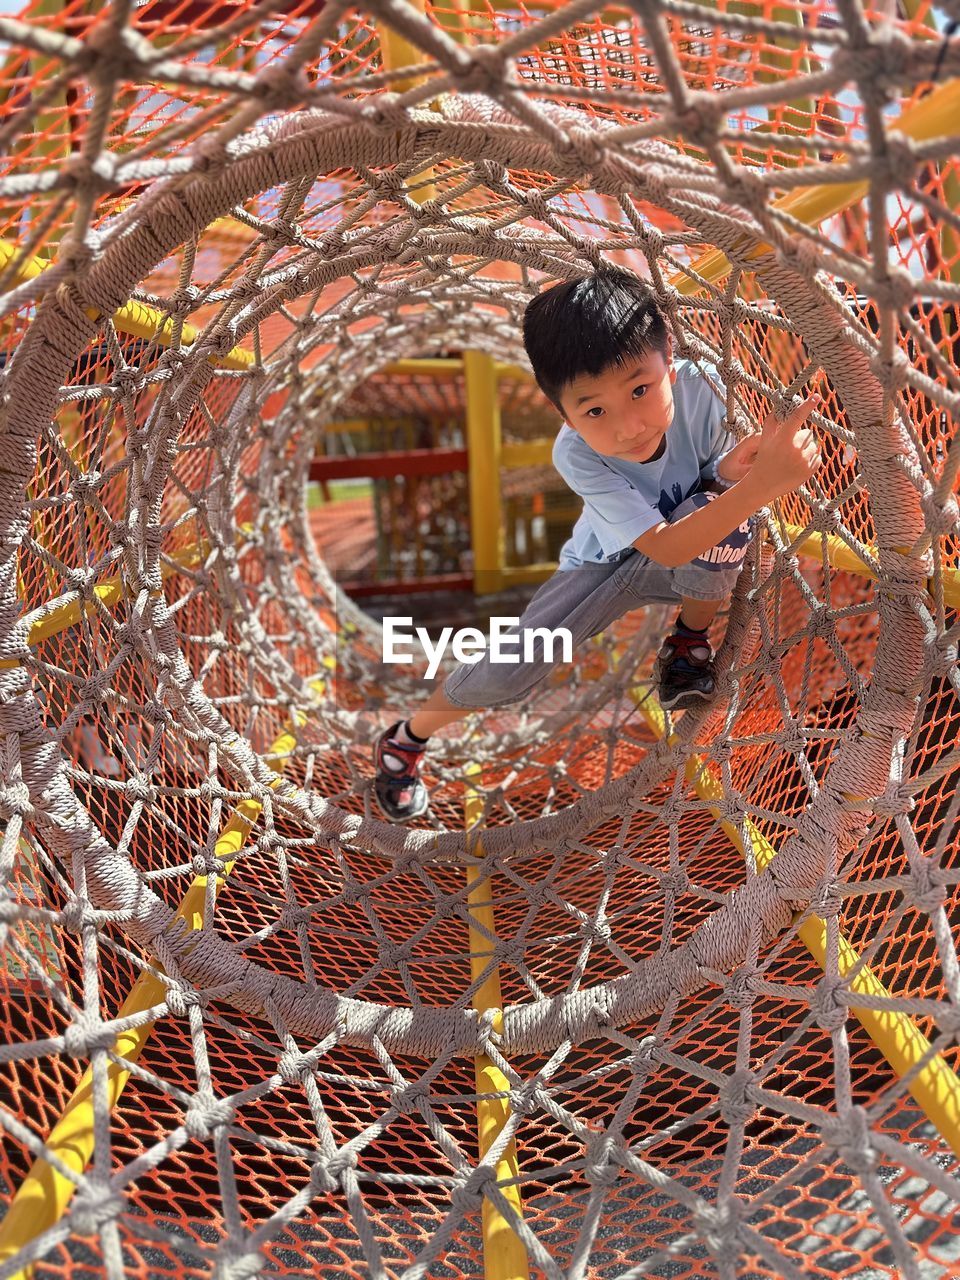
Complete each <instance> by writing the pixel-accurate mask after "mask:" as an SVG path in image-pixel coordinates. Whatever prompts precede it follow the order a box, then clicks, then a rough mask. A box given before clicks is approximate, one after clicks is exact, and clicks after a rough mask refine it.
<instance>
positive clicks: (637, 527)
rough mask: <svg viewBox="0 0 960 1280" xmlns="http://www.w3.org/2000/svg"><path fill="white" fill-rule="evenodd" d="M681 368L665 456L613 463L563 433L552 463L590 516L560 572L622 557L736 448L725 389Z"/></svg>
mask: <svg viewBox="0 0 960 1280" xmlns="http://www.w3.org/2000/svg"><path fill="white" fill-rule="evenodd" d="M675 367H676V371H677V380H676V382H675V383H674V387H673V399H674V406H675V408H674V415H673V422H672V424H671V426H670V428H669V430H668V431H667V434H666V436H665V438H664V442H665V448H664V449H663V452H662V453H661V455H660V457H659V458H657V459H655V460H651V461H649V462H630V461H629V460H627V459H626V458H607V457H604V456H603V455H602V454H600V453H597V452H596V450H595V449H591V448H590V446H589V445H588V444H587V443H586V441H585V440H584V439H583V437H582V436H581V435H579V434H578V433H577V432H576V431H574V430H573V428H572V427H570V426H568V425H567V424H566V423H564V424H563V426H562V427H561V428H560V432H559V434H558V436H557V438H556V440H555V441H554V445H553V465H554V466H555V467H556V469H557V470H558V471H559V473H560V475H561V476H562V477H563V479H564V480H565V481H566V482H567V484H568V485H569V486H570V488H571V489H572V490H573V491H574V493H578V494H579V495H580V497H581V498H583V514H582V515H581V516H580V518H579V519H578V520H577V523H576V524H575V525H574V527H573V532H572V534H571V535H570V537H569V538H568V539H567V541H566V542H565V543H564V545H563V547H562V549H561V551H560V564H559V567H560V568H561V569H573V568H576V567H577V566H578V565H581V564H597V563H599V562H601V561H603V560H617V559H619V558H620V554H621V552H623V551H624V550H626V548H628V547H630V546H631V545H632V544H633V542H634V541H635V540H636V539H637V538H639V537H640V536H641V535H642V534H644V533H646V532H647V530H648V529H652V528H654V526H655V525H658V524H660V522H661V521H663V520H668V519H669V518H670V516H671V515H672V513H673V512H674V511H675V510H676V508H677V507H678V506H679V505H680V503H681V502H683V501H684V499H686V498H688V497H689V496H690V494H691V493H696V492H697V490H698V489H701V488H702V487H703V483H704V482H705V481H710V480H715V479H716V478H717V475H716V466H717V463H718V462H719V461H720V460H721V458H723V457H724V456H725V455H726V454H727V453H729V452H730V450H731V449H732V448H733V446H734V445H735V444H736V439H735V438H734V436H733V434H732V433H731V432H729V431H727V429H726V408H725V405H724V401H723V400H722V399H721V398H720V396H721V395H722V394H723V387H722V384H721V383H720V381H719V379H716V386H717V388H718V391H719V394H718V391H715V390H714V388H713V386H711V383H710V382H708V381H707V379H706V378H705V377H704V376H703V374H701V373H700V371H699V370H698V369H697V367H696V365H694V364H693V363H691V361H689V360H678V361H677V362H676V365H675ZM711 376H712V377H715V375H714V373H713V370H711Z"/></svg>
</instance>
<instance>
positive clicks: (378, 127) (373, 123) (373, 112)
mask: <svg viewBox="0 0 960 1280" xmlns="http://www.w3.org/2000/svg"><path fill="white" fill-rule="evenodd" d="M398 101H399V94H396V93H381V94H380V95H379V97H377V98H376V99H374V101H373V102H368V103H367V104H366V105H365V106H363V107H361V109H360V119H361V120H362V121H363V123H364V124H365V125H366V126H367V128H368V129H370V130H371V131H372V132H373V133H379V134H389V133H393V132H394V131H395V130H396V129H401V128H402V127H403V126H404V125H406V124H408V123H409V121H408V119H407V115H406V112H405V111H404V110H403V108H402V107H398V106H397V102H398ZM371 176H372V175H371ZM378 176H380V177H382V176H383V175H382V174H381V175H378ZM400 185H401V188H402V186H403V182H402V180H401V184H400Z"/></svg>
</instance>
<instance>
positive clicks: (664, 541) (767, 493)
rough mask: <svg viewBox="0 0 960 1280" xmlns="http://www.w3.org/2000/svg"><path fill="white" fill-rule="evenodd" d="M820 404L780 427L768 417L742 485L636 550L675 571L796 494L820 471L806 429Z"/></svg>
mask: <svg viewBox="0 0 960 1280" xmlns="http://www.w3.org/2000/svg"><path fill="white" fill-rule="evenodd" d="M818 403H819V397H818V396H812V397H810V398H809V399H808V400H804V401H803V403H802V404H800V405H798V406H797V407H796V408H795V409H792V410H791V411H790V413H789V414H788V415H787V417H786V418H785V419H784V420H783V421H782V422H781V421H780V420H779V419H778V418H777V417H776V416H775V415H774V414H770V415H769V417H768V418H767V420H766V421H765V422H764V424H763V431H762V433H761V434H760V435H759V436H758V437H756V439H757V447H756V455H755V458H754V460H753V464H752V466H751V467H750V469H749V470H748V471H747V473H746V475H744V477H743V479H741V480H738V481H737V483H736V484H734V485H733V486H732V487H731V488H729V489H727V491H726V492H725V493H721V494H718V495H717V496H716V497H715V498H714V499H713V501H712V502H708V503H707V504H706V506H703V507H699V508H698V509H697V510H696V511H691V512H690V514H689V515H686V516H682V517H681V518H680V519H679V520H676V521H675V522H674V523H673V524H668V523H666V522H665V521H661V522H660V523H659V524H657V525H655V526H654V527H653V528H652V529H649V530H647V532H646V533H644V534H641V536H640V537H639V538H637V539H636V540H635V541H634V543H633V545H634V546H635V547H636V549H637V550H638V551H640V552H642V553H643V554H644V555H645V556H649V558H650V559H651V560H654V561H656V563H657V564H662V565H664V566H665V567H666V568H668V569H675V568H676V567H677V565H681V564H688V563H689V562H690V561H691V560H695V559H696V558H697V556H701V555H703V553H704V552H705V551H709V550H710V548H711V547H715V546H716V545H717V543H718V542H720V541H721V540H722V539H723V538H725V537H727V535H728V534H730V533H733V531H734V529H736V528H737V526H738V525H741V524H743V522H744V521H745V520H747V519H749V517H750V516H752V515H753V514H754V513H755V512H756V511H757V510H759V508H760V507H764V506H766V505H767V503H769V502H772V501H773V500H774V499H775V498H780V497H782V496H783V495H784V494H787V493H792V492H793V490H794V489H796V488H798V487H799V486H800V485H801V484H803V482H804V481H805V480H808V479H809V478H810V476H812V475H813V473H814V472H815V471H816V470H817V468H818V467H819V466H820V454H819V451H818V449H817V442H816V438H815V437H814V434H813V432H812V431H811V430H810V429H809V428H808V427H806V426H804V425H803V424H804V423H805V422H806V420H807V418H808V417H809V415H810V413H811V412H812V411H813V410H814V409H815V408H816V406H817V404H818Z"/></svg>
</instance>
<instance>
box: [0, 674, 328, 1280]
mask: <svg viewBox="0 0 960 1280" xmlns="http://www.w3.org/2000/svg"><path fill="white" fill-rule="evenodd" d="M325 663H326V665H327V667H328V668H330V669H332V667H333V659H332V658H329V659H326V660H325ZM311 687H312V688H313V690H314V692H316V693H317V694H318V696H322V694H323V691H324V682H323V681H322V680H318V681H315V682H314V683H313V685H312V686H311ZM305 720H306V716H305V715H304V714H303V713H298V714H297V716H296V717H295V724H294V728H293V729H288V730H284V732H283V733H281V734H280V735H279V736H278V737H277V738H276V739H275V740H274V742H273V743H272V744H271V747H270V750H269V753H268V758H269V763H270V767H271V768H272V769H273V770H274V771H275V772H276V773H277V774H282V773H283V770H284V768H285V766H286V763H287V761H288V760H289V758H290V756H291V754H292V752H293V750H294V747H295V746H296V743H297V739H296V733H295V729H297V728H299V727H300V726H301V725H302V724H303V723H304V721H305ZM279 782H280V778H279V777H278V778H277V784H279ZM262 810H263V805H262V804H261V803H260V802H259V801H258V800H252V799H251V800H243V801H241V802H240V804H239V805H238V806H237V809H236V811H235V813H234V814H233V815H232V816H231V817H230V819H229V820H228V821H227V822H226V824H225V825H224V827H223V829H222V831H221V832H220V835H219V837H218V839H217V841H216V844H215V845H214V856H215V857H217V858H219V859H221V860H222V862H223V864H224V866H223V872H222V873H219V874H217V875H216V876H215V877H214V887H215V893H216V895H219V894H220V893H221V892H222V891H223V889H224V888H225V887H226V883H227V879H228V877H229V875H230V873H231V872H232V871H233V868H234V866H235V865H236V858H237V855H238V854H239V853H240V851H241V850H242V849H243V847H244V845H245V844H246V842H247V840H248V839H249V836H250V833H251V831H252V830H253V828H254V826H255V824H256V822H257V819H258V818H259V816H260V813H261V812H262ZM207 884H208V877H207V876H205V875H201V876H197V877H195V879H194V880H193V883H192V884H191V885H190V888H189V889H188V890H187V892H186V893H185V895H184V897H183V900H182V902H181V903H180V906H179V907H178V908H177V912H176V915H175V917H174V919H175V921H176V920H183V921H185V923H186V926H187V928H188V929H190V930H196V931H199V930H201V929H202V928H203V925H204V920H205V915H206V900H207V891H208V890H207ZM155 967H156V968H158V969H161V970H162V966H161V965H159V964H158V963H156V962H155ZM166 992H167V986H166V984H164V982H163V981H162V980H161V979H160V978H158V977H155V976H154V975H153V974H149V973H144V974H141V976H140V977H139V978H138V979H137V981H136V982H135V983H134V985H133V987H132V988H131V989H130V992H129V994H128V996H127V998H126V999H125V1000H124V1002H123V1004H122V1006H121V1008H120V1011H119V1013H118V1014H117V1019H118V1020H119V1019H122V1018H127V1017H131V1016H133V1015H135V1014H137V1013H142V1012H143V1010H145V1009H152V1008H154V1007H155V1006H156V1005H158V1004H161V1003H162V1002H163V1001H164V1000H165V999H166ZM155 1026H156V1023H155V1022H145V1023H143V1024H142V1025H141V1026H137V1027H132V1028H129V1029H128V1030H126V1031H122V1032H121V1033H120V1034H119V1035H118V1036H117V1038H116V1041H115V1042H114V1046H113V1052H114V1054H115V1056H116V1057H118V1058H120V1059H121V1060H122V1061H123V1062H136V1061H137V1060H138V1059H139V1057H140V1055H141V1054H142V1053H143V1051H144V1049H145V1048H146V1046H147V1043H148V1041H149V1040H150V1037H151V1036H152V1034H153V1030H154V1027H155ZM106 1074H107V1085H106V1088H107V1106H108V1108H109V1110H110V1111H111V1112H112V1111H113V1109H114V1107H115V1106H116V1105H117V1103H118V1101H119V1099H120V1095H121V1094H122V1093H123V1090H124V1088H125V1086H126V1084H127V1081H128V1080H129V1079H130V1074H131V1073H130V1071H129V1070H126V1069H125V1068H124V1067H123V1066H121V1065H120V1064H118V1063H117V1062H114V1061H113V1060H112V1059H108V1060H107V1063H106ZM95 1121H96V1104H95V1099H94V1085H93V1068H92V1066H91V1067H88V1068H87V1069H86V1071H85V1072H84V1074H83V1076H82V1078H81V1080H80V1083H79V1084H78V1085H77V1087H76V1088H75V1089H74V1091H73V1093H72V1095H71V1097H70V1099H69V1101H68V1102H67V1104H66V1106H65V1108H64V1111H63V1114H62V1116H61V1118H60V1119H59V1120H58V1121H57V1123H56V1125H54V1127H53V1130H52V1131H51V1133H50V1136H49V1137H48V1138H47V1140H46V1144H45V1145H46V1148H47V1151H48V1152H49V1153H50V1155H51V1156H53V1157H55V1158H56V1159H57V1160H58V1161H59V1162H60V1163H61V1164H62V1165H63V1166H65V1167H66V1168H67V1169H68V1170H70V1172H71V1173H72V1174H74V1175H75V1176H76V1179H77V1180H79V1179H80V1177H81V1176H82V1175H83V1172H84V1170H85V1169H86V1167H87V1165H88V1164H89V1162H90V1160H91V1159H92V1158H93V1153H94V1147H95ZM76 1191H77V1181H75V1180H74V1178H72V1177H69V1176H67V1175H66V1174H64V1173H61V1171H60V1170H59V1169H58V1168H56V1167H55V1166H54V1165H53V1164H52V1163H51V1162H50V1160H48V1159H46V1158H44V1157H38V1158H37V1159H36V1160H35V1161H34V1163H33V1165H32V1167H31V1169H30V1171H29V1173H28V1174H27V1176H26V1178H25V1179H24V1181H23V1182H22V1184H21V1185H20V1187H19V1189H18V1190H17V1193H16V1195H15V1196H14V1198H13V1201H12V1202H11V1205H10V1208H9V1209H8V1211H7V1213H6V1216H5V1217H4V1219H3V1221H2V1222H0V1262H6V1261H8V1260H9V1259H10V1258H12V1257H14V1256H15V1255H16V1254H17V1253H19V1252H20V1250H21V1249H23V1248H24V1246H25V1245H27V1244H29V1243H30V1241H31V1240H35V1239H36V1238H37V1236H39V1235H41V1234H42V1233H43V1232H44V1231H47V1230H48V1229H49V1228H50V1227H52V1226H54V1225H55V1224H56V1223H57V1222H59V1220H60V1219H61V1218H62V1217H63V1215H64V1214H65V1213H66V1211H67V1208H68V1206H69V1204H70V1201H71V1200H72V1199H73V1196H74V1194H75V1192H76ZM31 1272H32V1267H28V1268H26V1269H24V1270H22V1271H18V1272H15V1273H13V1276H12V1280H29V1276H30V1274H31Z"/></svg>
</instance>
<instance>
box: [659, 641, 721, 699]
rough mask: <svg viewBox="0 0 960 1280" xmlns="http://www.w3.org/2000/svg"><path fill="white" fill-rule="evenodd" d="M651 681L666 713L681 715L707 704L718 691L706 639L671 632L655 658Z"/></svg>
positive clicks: (708, 643) (710, 652)
mask: <svg viewBox="0 0 960 1280" xmlns="http://www.w3.org/2000/svg"><path fill="white" fill-rule="evenodd" d="M653 678H654V680H655V681H656V682H657V683H658V685H659V690H658V692H659V697H660V705H661V706H662V707H663V708H664V710H665V711H683V710H685V709H686V708H687V707H693V706H695V705H696V704H697V703H698V702H707V701H709V699H710V698H712V697H713V695H714V692H715V691H716V687H717V682H716V677H715V675H714V671H713V649H712V648H711V647H710V641H709V640H708V639H707V638H706V637H705V636H703V637H701V636H699V635H684V634H683V632H680V631H674V632H673V634H672V635H669V636H667V637H666V638H665V640H664V642H663V644H662V646H661V648H660V652H659V653H658V654H657V662H656V666H655V667H654V670H653Z"/></svg>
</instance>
